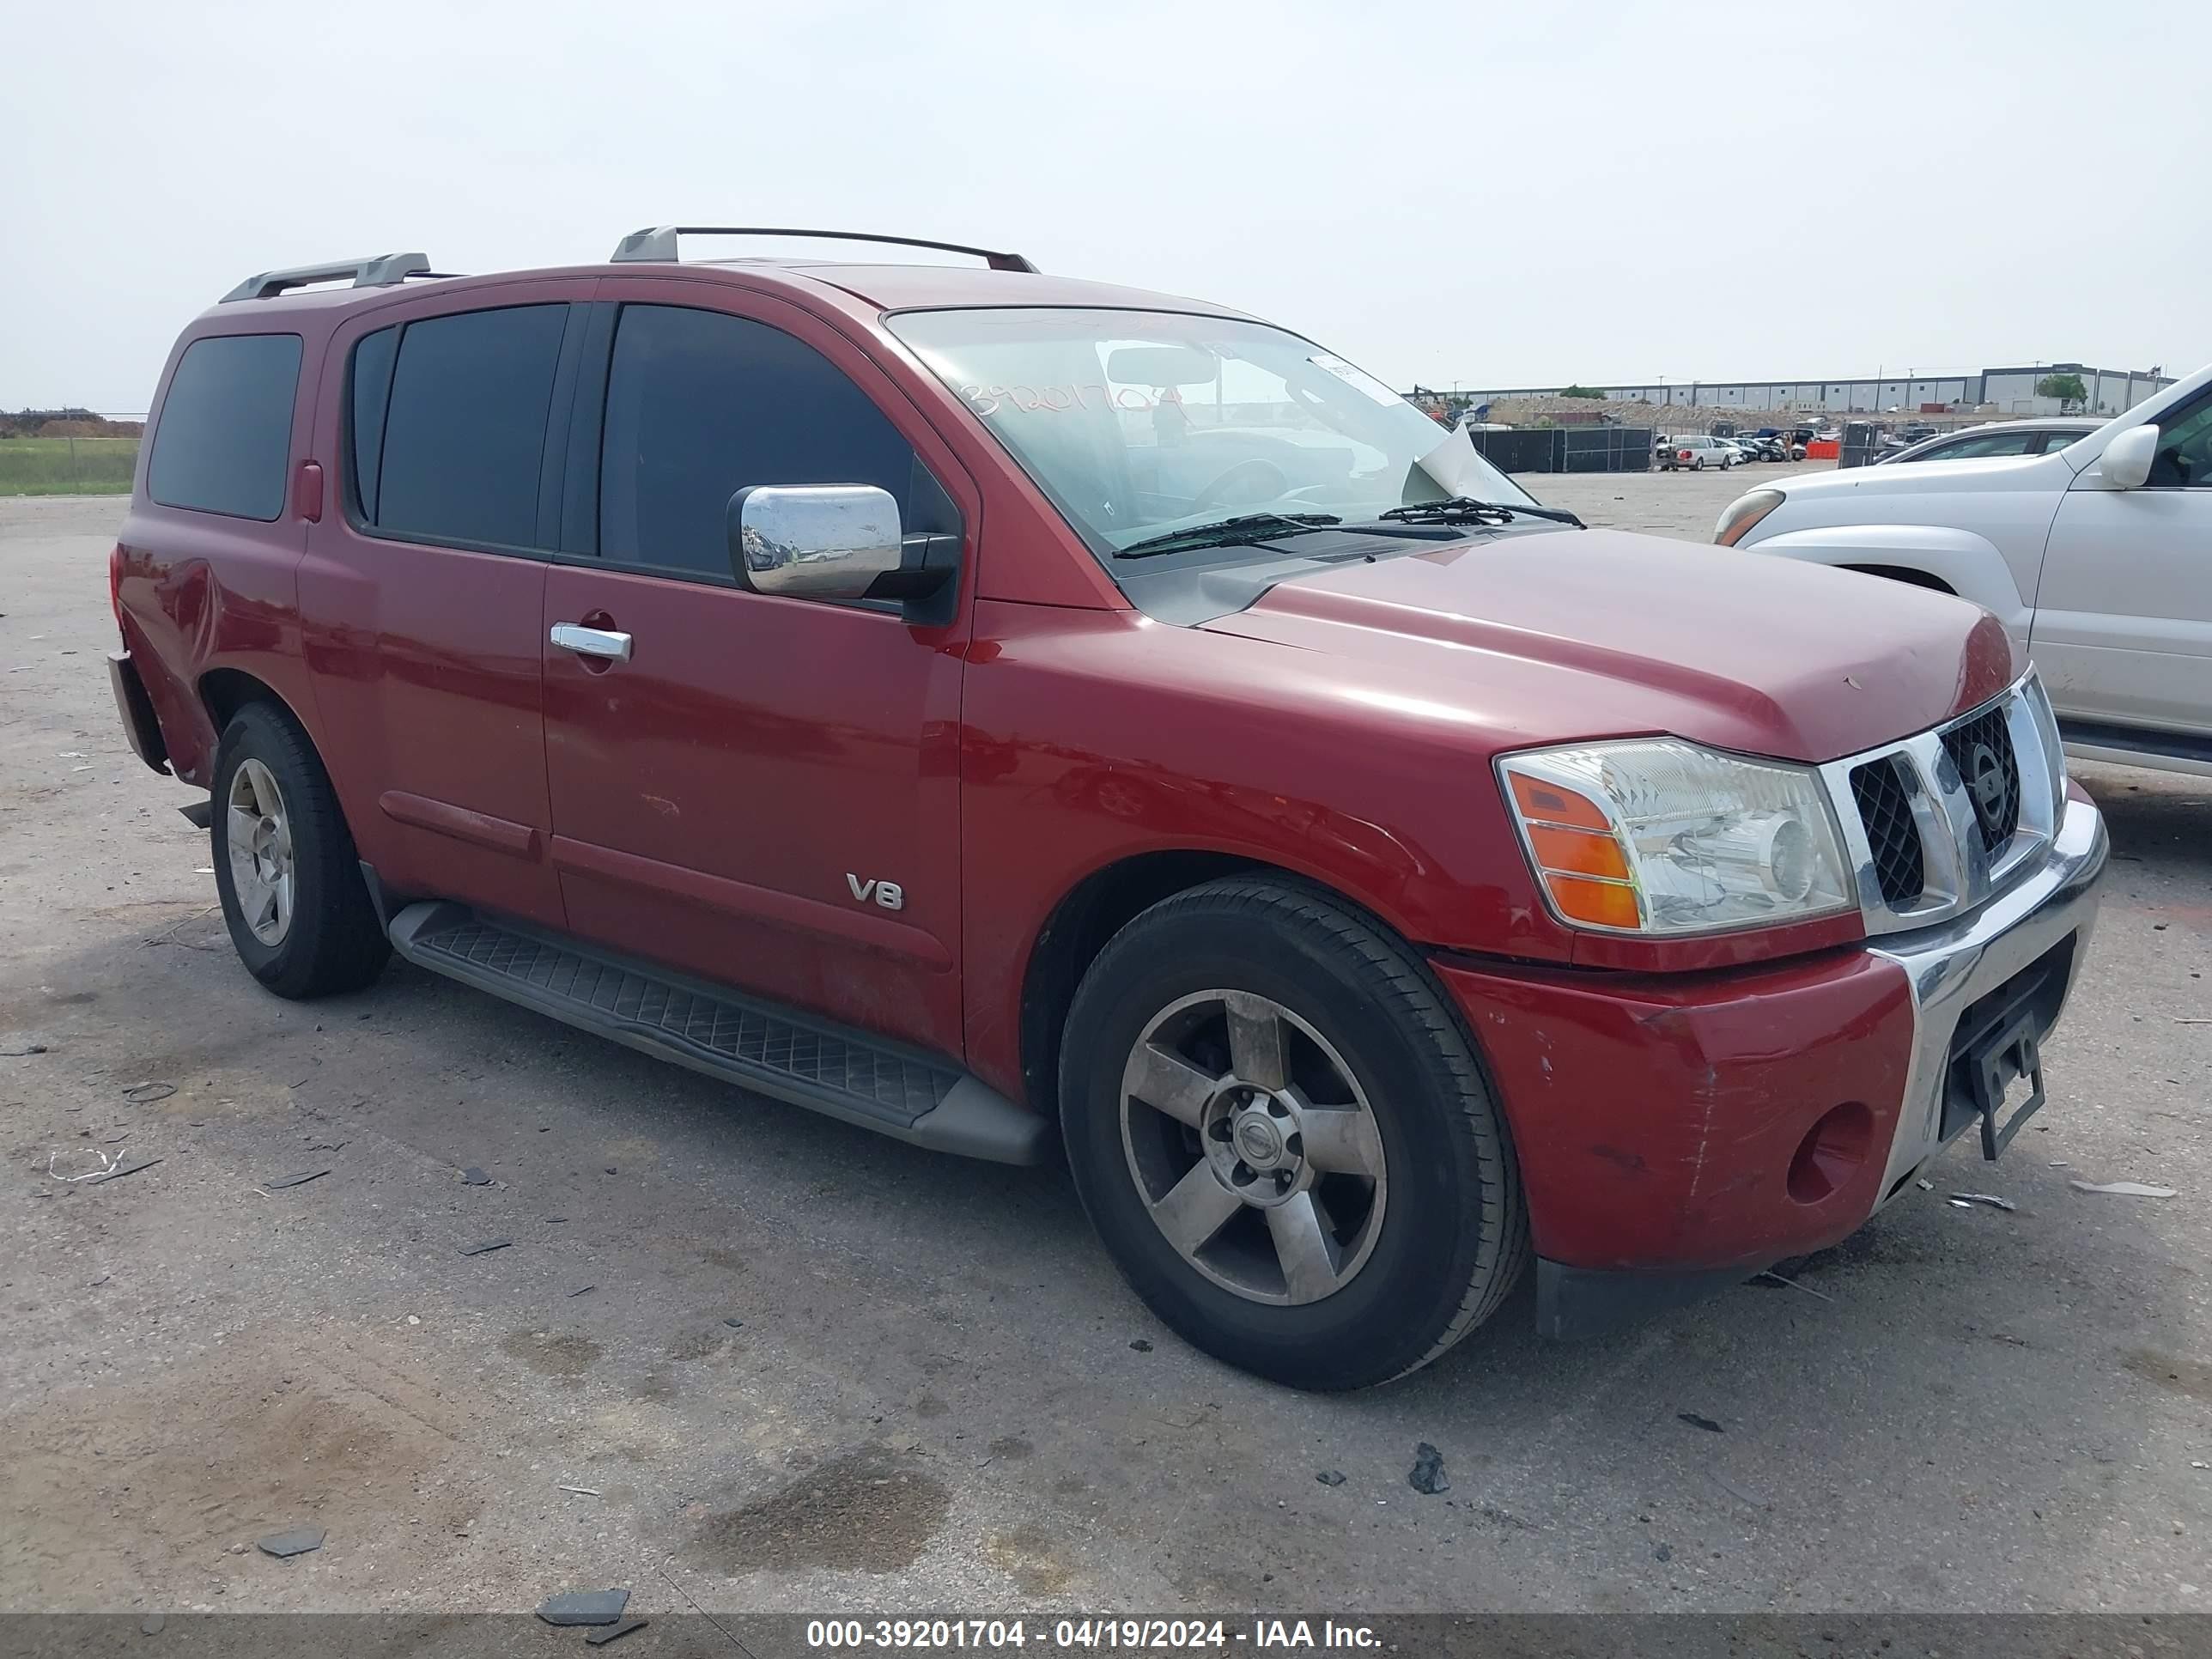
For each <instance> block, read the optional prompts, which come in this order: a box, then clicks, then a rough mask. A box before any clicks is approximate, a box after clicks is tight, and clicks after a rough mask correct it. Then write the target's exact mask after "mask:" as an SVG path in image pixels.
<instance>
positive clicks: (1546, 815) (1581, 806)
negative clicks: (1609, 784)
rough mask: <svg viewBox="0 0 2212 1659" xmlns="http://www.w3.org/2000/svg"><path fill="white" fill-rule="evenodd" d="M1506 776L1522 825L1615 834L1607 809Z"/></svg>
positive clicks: (1554, 787) (1525, 778)
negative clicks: (1557, 825)
mask: <svg viewBox="0 0 2212 1659" xmlns="http://www.w3.org/2000/svg"><path fill="white" fill-rule="evenodd" d="M1507 776H1508V777H1509V778H1510V780H1511V781H1512V784H1513V804H1514V805H1516V806H1518V807H1519V808H1520V809H1521V819H1522V823H1528V824H1531V825H1534V824H1537V823H1563V824H1570V825H1572V826H1573V827H1574V828H1575V829H1595V831H1597V833H1598V834H1600V835H1601V836H1611V835H1612V834H1613V825H1612V823H1610V822H1609V821H1608V820H1607V817H1606V816H1605V811H1604V809H1603V808H1602V807H1601V806H1600V805H1598V804H1597V803H1596V802H1595V801H1594V800H1591V799H1589V798H1588V797H1587V796H1583V795H1578V794H1577V793H1575V792H1574V791H1573V790H1571V789H1562V788H1560V787H1559V785H1557V784H1555V783H1547V782H1545V781H1543V780H1542V779H1541V778H1532V777H1529V776H1528V775H1526V774H1524V773H1521V772H1512V773H1509V774H1507ZM1622 873H1623V874H1626V872H1625V871H1624V872H1622Z"/></svg>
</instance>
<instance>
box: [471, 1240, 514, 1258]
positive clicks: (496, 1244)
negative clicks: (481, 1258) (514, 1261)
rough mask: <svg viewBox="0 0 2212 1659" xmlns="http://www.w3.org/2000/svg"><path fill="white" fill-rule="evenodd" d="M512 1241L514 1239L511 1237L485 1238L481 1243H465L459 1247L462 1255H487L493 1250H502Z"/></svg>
mask: <svg viewBox="0 0 2212 1659" xmlns="http://www.w3.org/2000/svg"><path fill="white" fill-rule="evenodd" d="M512 1243H514V1241H513V1239H511V1238H487V1239H486V1240H484V1242H483V1243H481V1244H469V1245H465V1246H464V1247H463V1248H462V1249H461V1254H462V1255H490V1254H491V1253H492V1252H493V1251H494V1250H503V1249H506V1248H507V1246H508V1245H510V1244H512Z"/></svg>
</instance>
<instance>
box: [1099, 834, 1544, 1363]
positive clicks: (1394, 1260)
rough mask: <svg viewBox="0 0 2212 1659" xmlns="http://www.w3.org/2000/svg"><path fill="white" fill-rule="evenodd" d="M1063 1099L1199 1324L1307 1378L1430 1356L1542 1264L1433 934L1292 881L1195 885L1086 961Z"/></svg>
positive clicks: (1142, 1279)
mask: <svg viewBox="0 0 2212 1659" xmlns="http://www.w3.org/2000/svg"><path fill="white" fill-rule="evenodd" d="M1060 1116H1061V1125H1062V1128H1063V1131H1064V1133H1065V1135H1066V1145H1067V1148H1068V1158H1069V1163H1070V1164H1071V1166H1072V1168H1073V1173H1074V1176H1075V1183H1076V1188H1077V1191H1078V1192H1079V1194H1080V1195H1081V1197H1082V1200H1083V1205H1084V1208H1085V1211H1086V1212H1088V1213H1089V1215H1090V1217H1091V1222H1092V1224H1093V1225H1095V1226H1096V1227H1097V1229H1098V1232H1099V1235H1100V1237H1102V1238H1103V1240H1104V1241H1105V1243H1106V1247H1107V1249H1108V1250H1109V1252H1110V1253H1111V1254H1112V1255H1113V1256H1114V1259H1115V1262H1116V1263H1117V1264H1118V1265H1119V1266H1120V1267H1121V1271H1122V1273H1124V1274H1125V1275H1126V1276H1127V1279H1128V1280H1129V1282H1130V1284H1131V1285H1132V1286H1133V1287H1134V1289H1135V1290H1136V1291H1137V1293H1138V1295H1139V1296H1140V1297H1143V1298H1144V1300H1145V1302H1146V1305H1148V1306H1149V1307H1150V1308H1151V1309H1152V1310H1153V1312H1155V1313H1156V1314H1158V1316H1160V1318H1161V1319H1162V1320H1164V1322H1166V1323H1167V1324H1168V1325H1170V1327H1172V1328H1174V1329H1175V1330H1176V1332H1178V1333H1179V1334H1181V1335H1182V1336H1183V1337H1184V1338H1185V1339H1186V1340H1188V1341H1189V1342H1191V1343H1192V1344H1194V1346H1198V1347H1200V1348H1202V1349H1204V1350H1205V1351H1206V1352H1208V1353H1211V1354H1212V1355H1214V1356H1215V1357H1216V1358H1220V1359H1223V1360H1225V1361H1226V1362H1227V1363H1229V1364H1232V1365H1236V1366H1238V1367H1240V1368H1242V1369H1243V1370H1249V1371H1253V1372H1255V1373H1257V1374H1258V1375H1260V1376H1266V1377H1269V1378H1271V1379H1273V1380H1274V1381H1276V1382H1279V1383H1288V1384H1290V1385H1291V1386H1293V1387H1296V1388H1303V1389H1355V1388H1362V1387H1364V1386H1366V1385H1368V1384H1370V1383H1382V1382H1386V1381H1388V1380H1389V1379H1390V1378H1392V1377H1395V1376H1402V1375H1403V1374H1404V1373H1406V1372H1407V1371H1410V1370H1415V1369H1417V1368H1418V1367H1419V1366H1421V1365H1424V1364H1427V1363H1428V1362H1429V1361H1430V1360H1431V1359H1433V1358H1436V1357H1437V1355H1438V1354H1440V1353H1442V1352H1443V1351H1444V1350H1445V1349H1446V1348H1449V1346H1452V1345H1453V1344H1454V1343H1455V1342H1456V1341H1458V1340H1460V1339H1461V1338H1462V1337H1463V1336H1465V1335H1466V1334H1468V1332H1469V1331H1471V1330H1473V1329H1474V1328H1475V1327H1476V1326H1477V1325H1479V1324H1480V1323H1481V1322H1482V1321H1483V1320H1484V1319H1486V1318H1487V1317H1488V1316H1490V1314H1491V1313H1492V1312H1493V1311H1495V1310H1496V1309H1497V1307H1498V1304H1499V1303H1500V1302H1501V1301H1503V1300H1504V1297H1505V1295H1506V1293H1507V1292H1508V1291H1510V1290H1511V1289H1512V1287H1513V1285H1514V1283H1515V1281H1516V1279H1518V1278H1519V1277H1520V1275H1521V1273H1522V1269H1523V1268H1524V1267H1526V1266H1527V1262H1528V1250H1529V1244H1528V1224H1527V1219H1526V1215H1525V1210H1524V1204H1523V1200H1522V1191H1521V1183H1520V1176H1519V1173H1518V1171H1517V1170H1516V1167H1515V1164H1514V1159H1513V1150H1512V1145H1511V1142H1510V1139H1509V1137H1508V1135H1507V1133H1506V1128H1505V1125H1504V1118H1503V1116H1502V1115H1501V1114H1500V1113H1499V1111H1498V1108H1497V1105H1496V1103H1495V1102H1494V1100H1493V1098H1492V1095H1491V1092H1490V1090H1489V1087H1488V1085H1487V1084H1486V1081H1485V1079H1484V1076H1483V1073H1482V1068H1481V1065H1480V1061H1479V1060H1478V1059H1477V1058H1476V1056H1475V1054H1474V1048H1473V1047H1472V1045H1471V1044H1470V1042H1468V1037H1467V1035H1466V1033H1465V1031H1464V1030H1463V1029H1462V1026H1461V1024H1460V1021H1459V1019H1458V1017H1457V1016H1456V1015H1455V1012H1453V1011H1452V1009H1451V1008H1450V1007H1449V1006H1448V1005H1447V1004H1446V1002H1445V1001H1444V1000H1443V994H1442V991H1441V988H1440V987H1438V986H1437V984H1436V982H1435V981H1434V979H1433V977H1432V976H1431V974H1430V972H1429V970H1428V969H1427V968H1426V966H1425V964H1424V963H1422V962H1421V961H1420V960H1419V957H1416V956H1414V955H1413V953H1412V952H1411V951H1408V950H1407V948H1406V947H1405V946H1404V945H1402V944H1401V943H1400V942H1399V941H1398V940H1396V939H1393V938H1391V937H1390V936H1389V935H1388V934H1386V933H1383V931H1382V930H1381V929H1380V928H1379V927H1376V925H1375V924H1374V923H1373V922H1371V921H1369V920H1367V919H1365V918H1364V917H1362V916H1360V915H1358V914H1356V913H1354V912H1353V911H1352V910H1350V909H1348V908H1345V907H1344V906H1342V905H1340V903H1338V902H1335V901H1334V899H1332V898H1330V897H1329V896H1326V895H1324V894H1322V893H1321V892H1318V891H1316V890H1312V889H1310V888H1305V887H1303V886H1300V885H1297V884H1292V883H1290V882H1280V881H1270V880H1262V879H1249V878H1231V879H1227V880H1223V881H1218V882H1212V883H1209V884H1206V886H1203V887H1199V888H1194V889H1193V890H1190V891H1188V892H1186V893H1181V894H1177V895H1176V896H1173V897H1171V898H1169V899H1166V900H1164V901H1163V902H1160V903H1158V904H1157V905H1155V906H1153V907H1152V908H1151V909H1149V910H1147V911H1146V912H1145V913H1144V914H1142V915H1139V917H1137V919H1136V920H1135V921H1132V922H1131V923H1129V925H1128V926H1127V927H1124V928H1123V929H1122V930H1121V933H1118V934H1116V935H1115V938H1114V939H1113V940H1112V941H1111V942H1109V944H1108V945H1107V946H1106V948H1105V950H1104V951H1102V952H1100V954H1099V956H1098V957H1097V961H1096V962H1094V963H1092V964H1091V969H1090V971H1089V972H1088V973H1086V974H1085V975H1084V979H1083V983H1082V985H1081V986H1080V987H1079V989H1078V990H1077V993H1076V996H1075V1000H1074V1005H1073V1007H1072V1008H1071V1010H1070V1011H1069V1014H1068V1020H1067V1029H1066V1040H1065V1042H1063V1044H1062V1048H1061V1061H1060Z"/></svg>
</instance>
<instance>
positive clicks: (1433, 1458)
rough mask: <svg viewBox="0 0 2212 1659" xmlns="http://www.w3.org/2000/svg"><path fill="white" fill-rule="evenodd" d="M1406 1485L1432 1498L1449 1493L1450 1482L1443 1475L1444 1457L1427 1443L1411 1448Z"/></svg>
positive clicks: (1423, 1442)
mask: <svg viewBox="0 0 2212 1659" xmlns="http://www.w3.org/2000/svg"><path fill="white" fill-rule="evenodd" d="M1406 1484H1407V1486H1411V1487H1412V1488H1413V1490H1414V1491H1415V1492H1426V1493H1427V1494H1428V1495H1429V1496H1431V1497H1432V1498H1433V1497H1434V1496H1435V1495H1436V1494H1437V1493H1438V1492H1449V1491H1450V1490H1451V1482H1450V1480H1448V1479H1446V1478H1445V1475H1444V1455H1443V1453H1442V1452H1440V1451H1438V1450H1437V1449H1436V1448H1435V1447H1434V1446H1431V1444H1430V1443H1428V1442H1427V1441H1425V1440H1424V1441H1422V1442H1421V1443H1420V1444H1419V1445H1418V1446H1416V1447H1414V1448H1413V1468H1412V1469H1411V1470H1409V1471H1408V1472H1407V1475H1406Z"/></svg>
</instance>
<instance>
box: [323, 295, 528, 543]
mask: <svg viewBox="0 0 2212 1659" xmlns="http://www.w3.org/2000/svg"><path fill="white" fill-rule="evenodd" d="M567 325H568V307H567V306H565V305H548V306H512V307H506V308H504V309H502V310H498V311H471V312H464V313H461V314H459V316H453V317H432V318H428V319H425V320H423V321H422V322H419V323H410V324H409V325H407V327H406V330H405V331H404V333H403V334H402V335H401V337H400V340H399V361H398V364H397V365H396V366H395V367H394V368H393V369H392V398H391V403H390V406H389V408H388V409H387V410H386V414H385V418H384V444H383V455H382V459H381V462H380V465H378V467H377V469H376V476H375V478H374V480H373V481H372V480H370V479H368V478H364V479H363V480H362V496H363V506H364V508H365V509H366V507H368V504H369V503H370V502H374V524H375V525H376V526H377V527H378V528H379V529H380V530H388V531H391V532H394V533H396V534H398V535H402V536H410V537H416V538H421V539H422V540H425V541H439V542H456V543H488V544H492V545H495V546H501V547H529V546H532V545H534V544H536V542H537V539H538V469H539V466H540V465H541V464H542V463H543V461H544V454H545V421H546V415H547V412H548V410H549V409H550V405H551V404H552V400H553V371H554V369H555V368H556V367H557V366H558V364H559V362H560V361H561V335H562V330H563V329H565V328H566V327H567ZM359 368H360V365H359V364H358V363H356V373H357V374H358V372H359ZM356 457H357V459H366V458H365V457H364V456H362V451H361V450H360V448H359V447H356Z"/></svg>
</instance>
